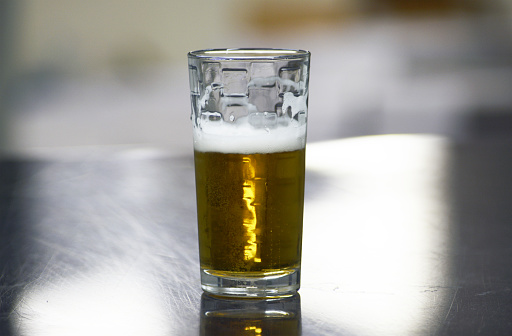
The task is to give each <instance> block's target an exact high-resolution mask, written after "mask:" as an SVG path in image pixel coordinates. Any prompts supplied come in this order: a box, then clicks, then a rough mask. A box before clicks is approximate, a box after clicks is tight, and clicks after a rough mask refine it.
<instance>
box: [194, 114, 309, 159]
mask: <svg viewBox="0 0 512 336" xmlns="http://www.w3.org/2000/svg"><path fill="white" fill-rule="evenodd" d="M215 124H216V125H215V126H211V127H202V129H198V127H197V126H196V127H194V149H195V150H197V151H200V152H220V153H233V154H252V153H276V152H288V151H294V150H298V149H302V148H304V146H305V144H306V125H305V124H300V125H299V123H298V122H296V121H293V123H292V124H291V125H288V126H277V127H275V128H271V129H268V128H255V127H253V126H251V125H249V124H241V125H235V124H228V123H226V122H217V123H215Z"/></svg>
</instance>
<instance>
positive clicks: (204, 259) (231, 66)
mask: <svg viewBox="0 0 512 336" xmlns="http://www.w3.org/2000/svg"><path fill="white" fill-rule="evenodd" d="M309 59H310V53H309V52H307V51H303V50H284V49H223V50H221V49H212V50H200V51H193V52H190V53H189V54H188V60H189V75H190V90H191V101H192V117H191V119H192V124H193V137H194V159H195V176H196V197H197V218H198V233H199V255H200V265H201V285H202V288H203V290H204V291H206V292H209V293H212V294H216V295H221V296H241V297H278V296H284V295H289V294H292V293H294V292H296V291H297V290H298V288H299V286H300V263H301V244H302V217H303V205H304V172H305V168H304V165H305V144H306V124H307V103H308V80H309Z"/></svg>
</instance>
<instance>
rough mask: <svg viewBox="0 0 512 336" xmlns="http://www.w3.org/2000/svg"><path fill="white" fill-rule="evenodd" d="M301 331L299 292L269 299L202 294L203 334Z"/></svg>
mask: <svg viewBox="0 0 512 336" xmlns="http://www.w3.org/2000/svg"><path fill="white" fill-rule="evenodd" d="M300 334H301V313H300V296H299V294H295V295H293V296H291V297H286V298H279V299H268V300H258V299H254V300H253V299H249V300H240V299H232V300H229V299H222V298H218V297H213V296H210V295H208V294H203V296H202V297H201V333H200V335H201V336H209V335H251V336H253V335H283V336H298V335H300Z"/></svg>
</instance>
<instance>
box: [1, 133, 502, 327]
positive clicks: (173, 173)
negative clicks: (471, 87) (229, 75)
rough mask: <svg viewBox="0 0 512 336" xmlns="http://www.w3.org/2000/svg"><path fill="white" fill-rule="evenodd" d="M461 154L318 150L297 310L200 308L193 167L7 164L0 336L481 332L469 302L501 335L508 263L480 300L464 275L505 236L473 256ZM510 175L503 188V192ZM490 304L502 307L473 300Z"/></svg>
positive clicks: (377, 140) (443, 149) (129, 162)
mask: <svg viewBox="0 0 512 336" xmlns="http://www.w3.org/2000/svg"><path fill="white" fill-rule="evenodd" d="M453 148H454V147H453V144H452V143H450V142H448V141H447V140H445V139H443V138H440V137H435V136H417V135H416V136H412V135H393V136H391V135H389V136H375V137H363V138H354V139H345V140H337V141H332V142H324V143H314V144H310V145H309V146H308V150H307V176H306V179H307V181H306V201H305V219H304V247H303V269H302V270H303V273H302V288H301V290H300V297H299V296H296V297H294V298H292V299H290V298H286V299H283V300H281V301H273V302H261V301H260V302H258V301H253V302H251V301H243V302H237V301H233V300H220V299H218V298H212V297H208V296H204V295H203V296H202V292H201V290H200V287H199V271H198V270H199V266H198V253H197V238H196V237H197V229H196V217H195V197H194V181H193V163H192V158H191V157H184V158H180V157H178V158H177V157H167V156H158V155H157V156H148V155H142V157H141V155H140V154H141V152H140V151H135V152H131V151H126V152H124V153H122V155H118V154H112V155H109V156H108V157H107V156H104V155H101V156H98V157H94V156H92V157H89V159H88V160H78V161H77V160H62V159H59V160H55V159H51V160H46V161H44V160H43V161H40V160H36V161H19V162H14V163H13V162H3V163H2V165H0V172H2V175H1V176H0V182H2V184H1V185H2V188H0V196H2V197H3V198H2V199H3V200H4V201H5V202H7V203H4V205H5V206H3V207H1V208H0V210H1V213H0V215H1V216H0V220H1V222H0V229H1V231H0V248H1V249H0V257H1V259H0V261H1V262H2V273H1V274H2V277H0V281H1V283H0V285H1V286H0V295H1V296H0V297H1V299H2V300H1V302H2V310H1V312H0V331H2V333H3V334H6V336H25V335H30V336H32V335H35V336H38V335H42V336H60V335H92V334H94V335H123V336H126V335H141V334H145V335H156V336H158V335H198V334H201V335H211V334H213V330H216V329H215V328H224V329H222V330H224V331H223V333H226V334H229V331H232V332H235V330H236V329H237V328H238V332H237V333H239V331H240V328H241V327H243V328H242V329H243V330H245V331H246V332H247V335H257V334H258V333H260V334H262V335H265V334H268V333H269V331H268V330H274V329H275V328H282V326H283V325H286V326H288V327H286V328H287V331H288V334H289V335H300V334H301V335H315V336H321V335H345V334H346V335H435V334H444V333H443V332H447V334H461V335H462V334H465V333H464V332H465V331H468V330H473V329H474V325H473V320H475V319H474V318H470V319H466V318H464V316H463V315H460V314H459V315H458V313H457V311H458V308H457V307H459V306H460V307H461V309H462V308H463V307H466V306H467V305H468V304H472V302H476V301H475V300H479V301H478V302H485V303H486V304H487V306H486V307H487V308H485V309H484V308H482V309H483V310H478V309H477V308H475V309H477V310H476V311H477V312H478V314H479V315H478V316H481V317H482V320H483V318H484V317H485V318H486V319H488V318H491V317H493V318H494V320H493V321H498V322H495V323H494V324H487V328H490V330H498V331H499V330H503V329H501V328H505V326H504V324H503V323H504V322H503V321H505V319H503V321H502V320H500V319H499V317H500V316H507V312H508V311H509V309H510V308H507V307H511V305H507V302H508V301H507V299H506V296H504V295H505V294H506V293H507V292H506V288H507V286H509V287H508V288H512V281H511V278H510V277H509V276H508V273H506V272H507V271H506V268H504V267H502V264H503V265H504V264H506V262H507V259H506V258H505V259H501V260H503V261H502V264H500V263H499V262H498V261H495V262H494V263H493V266H496V267H495V268H492V269H487V270H486V272H487V273H486V274H484V275H485V276H486V279H488V280H487V287H485V286H484V287H485V288H484V287H482V286H481V284H480V283H479V282H475V281H474V280H473V279H475V277H476V276H478V273H475V272H478V271H475V270H474V268H472V266H471V265H473V264H474V262H482V261H484V260H488V259H486V258H493V254H492V253H496V254H500V255H503V252H504V250H503V249H506V248H507V247H506V246H508V245H507V244H506V242H507V241H510V238H511V237H512V236H511V235H509V231H507V229H506V228H504V227H503V226H501V224H500V223H499V222H496V223H494V224H493V225H495V228H498V229H499V230H501V231H499V230H498V231H499V232H502V233H503V234H502V236H501V241H502V242H504V243H503V244H501V245H498V246H497V248H496V249H495V250H493V249H490V246H487V245H484V247H482V248H485V249H484V250H478V249H475V250H468V249H467V248H465V247H464V246H465V245H463V244H465V242H464V241H461V237H464V235H460V234H459V231H458V230H465V227H464V226H461V225H460V223H455V222H454V220H455V219H454V211H455V210H457V212H458V213H459V215H460V212H461V209H465V208H464V207H463V205H462V206H461V205H460V204H459V205H457V207H458V208H456V209H455V208H454V202H455V201H459V203H460V202H461V200H460V198H461V197H462V196H461V191H460V190H459V189H460V187H459V189H454V188H455V187H454V186H457V185H459V184H460V183H461V182H460V180H459V176H458V175H454V170H457V171H456V174H458V173H459V172H461V173H462V174H464V169H465V167H467V166H468V165H467V164H468V162H473V161H471V160H472V159H471V157H466V156H464V157H463V158H464V160H462V161H460V155H459V156H457V155H454V152H453ZM470 148H472V147H470ZM504 148H505V147H504ZM478 151H479V153H480V152H482V150H481V149H479V150H478ZM483 152H484V153H487V150H486V149H485V150H483ZM503 153H505V152H503ZM500 155H502V152H500ZM454 160H459V161H460V162H459V161H457V162H454ZM468 160H469V161H468ZM507 162H508V161H505V166H506V165H507V164H508V163H507ZM509 163H511V166H512V161H510V162H509ZM454 167H455V168H454ZM479 167H480V166H479ZM507 167H508V166H507ZM468 169H469V168H468ZM503 169H504V170H503V171H502V172H501V173H500V171H501V170H496V173H497V174H498V173H500V174H502V175H503V176H501V179H500V181H504V182H507V181H508V182H510V179H509V175H506V172H507V171H508V170H507V169H505V168H503ZM466 173H467V172H466ZM488 178H489V179H492V178H493V176H489V177H488ZM503 179H505V180H503ZM507 179H508V180H507ZM461 190H462V189H461ZM503 190H505V191H504V192H506V188H505V189H503ZM489 195H490V194H489ZM491 196H492V195H490V196H489V197H491ZM494 197H501V196H500V195H498V196H494ZM462 201H464V200H462ZM471 201H472V202H473V199H471ZM482 206H483V205H482ZM454 209H455V210H454ZM484 210H485V209H484ZM500 216H501V217H499V218H507V216H508V213H507V212H506V211H505V210H504V212H502V213H501V214H500ZM459 217H460V216H459ZM464 218H465V219H466V223H464V224H465V225H469V224H471V221H470V218H467V217H464ZM490 223H491V222H490ZM491 224H492V223H491ZM475 228H476V227H473V228H472V229H471V230H473V231H475V232H480V231H478V230H476V229H475ZM471 230H470V231H467V233H466V236H467V235H468V234H471V233H472V232H473V231H471ZM470 237H472V238H471V239H472V240H475V239H476V238H475V236H470ZM507 239H508V240H507ZM511 242H512V241H511ZM481 251H483V252H481ZM488 251H491V252H488ZM505 252H506V251H505ZM461 260H463V262H462V263H461V262H460V261H461ZM479 260H480V261H479ZM493 260H496V258H493ZM473 261H474V262H473ZM464 272H469V273H464ZM491 275H492V276H493V277H491ZM482 276H483V275H482ZM493 279H496V280H495V281H494V280H493ZM491 280H493V281H494V282H493V281H491ZM466 284H467V286H471V287H467V288H465V287H464V286H466ZM507 284H508V285H507ZM484 285H485V284H484ZM489 286H501V287H499V288H498V287H489ZM486 290H487V292H489V293H498V294H499V293H501V294H500V295H501V296H498V297H497V298H496V297H491V298H490V299H487V296H478V295H476V296H475V295H474V296H468V294H467V293H477V294H479V293H486ZM299 298H300V299H299ZM491 299H492V300H494V301H492V300H491ZM485 300H487V301H485ZM489 300H491V301H489ZM493 302H498V303H499V305H497V306H496V305H495V306H493V305H492V304H493ZM464 305H466V306H464ZM242 306H243V307H242ZM230 307H231V308H230ZM454 307H455V308H457V309H455V308H454ZM471 307H478V306H471ZM489 307H490V308H489ZM265 312H267V313H265ZM277 312H278V313H277ZM472 312H473V310H467V313H466V314H467V315H466V316H470V317H472V315H471V314H472ZM486 312H489V313H490V314H493V315H486ZM288 313H289V315H286V314H288ZM496 316H497V317H496ZM454 321H455V322H456V323H458V324H454V323H455V322H454ZM276 322H279V323H276ZM281 322H283V323H281ZM246 327H247V328H248V329H245V328H246ZM272 328H274V329H272ZM450 328H452V329H453V328H455V330H458V331H460V332H459V333H450V332H448V331H450V330H452V329H450ZM481 328H483V329H482V330H485V328H486V326H485V325H483V326H481ZM4 330H5V331H4ZM265 330H267V331H265ZM276 330H279V329H276ZM3 334H2V335H3ZM239 334H240V333H239Z"/></svg>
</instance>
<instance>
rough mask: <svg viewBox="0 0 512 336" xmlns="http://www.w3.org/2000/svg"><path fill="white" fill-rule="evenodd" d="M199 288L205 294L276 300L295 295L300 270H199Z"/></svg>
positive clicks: (297, 288) (298, 284)
mask: <svg viewBox="0 0 512 336" xmlns="http://www.w3.org/2000/svg"><path fill="white" fill-rule="evenodd" d="M201 287H202V288H203V290H204V291H205V292H207V293H210V294H213V295H218V296H229V297H239V298H276V297H284V296H290V295H293V294H295V293H297V290H299V287H300V269H299V268H296V269H287V270H283V271H274V272H268V273H264V272H256V273H242V272H223V271H214V270H207V269H201Z"/></svg>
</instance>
